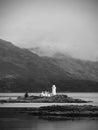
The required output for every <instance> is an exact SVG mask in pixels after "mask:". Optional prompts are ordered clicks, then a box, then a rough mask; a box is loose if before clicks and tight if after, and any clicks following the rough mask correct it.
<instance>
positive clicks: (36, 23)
mask: <svg viewBox="0 0 98 130" xmlns="http://www.w3.org/2000/svg"><path fill="white" fill-rule="evenodd" d="M97 8H98V2H97V0H0V38H1V39H5V40H9V41H11V42H13V43H14V44H16V45H18V46H20V47H26V48H30V47H41V48H42V49H45V52H48V53H49V51H52V52H53V51H54V52H56V51H57V52H63V53H66V52H67V53H69V54H71V55H73V56H74V57H77V58H82V59H88V60H96V59H98V37H97V36H98V35H97V33H98V30H97V29H98V28H97V26H98V16H97V14H98V9H97Z"/></svg>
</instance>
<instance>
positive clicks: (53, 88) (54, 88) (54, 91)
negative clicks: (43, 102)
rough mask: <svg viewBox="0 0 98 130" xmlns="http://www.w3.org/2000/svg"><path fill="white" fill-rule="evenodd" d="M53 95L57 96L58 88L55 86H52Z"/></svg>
mask: <svg viewBox="0 0 98 130" xmlns="http://www.w3.org/2000/svg"><path fill="white" fill-rule="evenodd" d="M52 95H53V96H54V95H56V86H55V85H53V86H52Z"/></svg>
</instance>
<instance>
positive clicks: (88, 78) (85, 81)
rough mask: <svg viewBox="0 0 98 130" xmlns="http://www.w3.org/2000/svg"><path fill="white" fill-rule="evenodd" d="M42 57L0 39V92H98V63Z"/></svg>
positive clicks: (66, 57) (64, 57) (69, 58)
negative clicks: (53, 90) (54, 89)
mask: <svg viewBox="0 0 98 130" xmlns="http://www.w3.org/2000/svg"><path fill="white" fill-rule="evenodd" d="M58 57H59V56H58V55H56V56H55V57H53V58H50V57H40V56H38V55H37V54H34V53H32V52H31V51H29V50H27V49H21V48H19V47H16V46H14V45H13V44H12V43H10V42H7V41H4V40H0V92H25V91H30V92H40V91H42V90H50V89H51V85H52V84H56V85H57V91H59V92H61V91H63V92H64V91H76V92H78V91H86V92H87V91H88V92H89V91H90V92H94V91H98V62H90V61H81V60H77V59H73V58H71V57H69V56H63V57H62V56H60V57H59V58H58Z"/></svg>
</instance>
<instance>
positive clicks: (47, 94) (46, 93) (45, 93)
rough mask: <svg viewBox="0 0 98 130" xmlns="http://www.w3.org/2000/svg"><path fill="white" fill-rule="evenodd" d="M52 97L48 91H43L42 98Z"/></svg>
mask: <svg viewBox="0 0 98 130" xmlns="http://www.w3.org/2000/svg"><path fill="white" fill-rule="evenodd" d="M50 96H51V95H50V93H49V92H47V91H43V92H42V93H41V97H50Z"/></svg>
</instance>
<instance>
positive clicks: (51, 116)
mask: <svg viewBox="0 0 98 130" xmlns="http://www.w3.org/2000/svg"><path fill="white" fill-rule="evenodd" d="M15 114H19V115H21V114H27V115H30V116H38V118H41V119H45V120H73V119H81V118H89V119H98V106H91V105H83V106H79V105H64V106H58V105H53V106H47V107H46V106H44V107H39V108H0V117H2V116H5V115H15Z"/></svg>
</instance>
